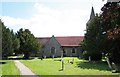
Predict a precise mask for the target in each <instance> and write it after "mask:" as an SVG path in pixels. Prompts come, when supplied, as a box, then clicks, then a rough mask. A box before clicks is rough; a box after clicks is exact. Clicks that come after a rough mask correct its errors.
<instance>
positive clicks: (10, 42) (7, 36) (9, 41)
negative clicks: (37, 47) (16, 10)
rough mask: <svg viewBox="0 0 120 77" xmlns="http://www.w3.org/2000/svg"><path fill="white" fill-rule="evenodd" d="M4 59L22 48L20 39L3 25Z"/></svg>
mask: <svg viewBox="0 0 120 77" xmlns="http://www.w3.org/2000/svg"><path fill="white" fill-rule="evenodd" d="M1 26H2V57H8V56H10V55H13V53H14V52H15V51H17V50H18V49H19V47H20V45H19V39H18V38H17V37H16V35H15V34H14V32H13V31H12V30H10V29H9V28H7V27H6V26H4V24H3V23H2V25H1Z"/></svg>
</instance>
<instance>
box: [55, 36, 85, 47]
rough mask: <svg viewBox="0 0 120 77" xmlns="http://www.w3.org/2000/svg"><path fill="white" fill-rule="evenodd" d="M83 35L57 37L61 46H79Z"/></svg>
mask: <svg viewBox="0 0 120 77" xmlns="http://www.w3.org/2000/svg"><path fill="white" fill-rule="evenodd" d="M83 38H84V37H83V36H67V37H56V39H57V41H58V42H59V43H60V44H61V46H79V45H80V42H81V41H82V40H83Z"/></svg>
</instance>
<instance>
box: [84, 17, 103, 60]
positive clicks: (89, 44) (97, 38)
mask: <svg viewBox="0 0 120 77" xmlns="http://www.w3.org/2000/svg"><path fill="white" fill-rule="evenodd" d="M101 38H102V33H101V29H100V17H99V16H98V15H96V16H95V17H94V18H93V19H92V20H91V21H90V23H89V24H88V27H87V30H86V34H85V39H84V41H83V42H82V47H83V49H84V50H85V51H84V52H83V54H84V57H85V58H86V59H88V57H91V60H101V57H102V52H101V45H102V43H101V42H102V41H103V40H102V39H101Z"/></svg>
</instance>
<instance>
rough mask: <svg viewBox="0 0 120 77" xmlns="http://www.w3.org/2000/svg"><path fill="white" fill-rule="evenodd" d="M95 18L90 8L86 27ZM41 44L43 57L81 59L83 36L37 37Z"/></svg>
mask: <svg viewBox="0 0 120 77" xmlns="http://www.w3.org/2000/svg"><path fill="white" fill-rule="evenodd" d="M94 17H95V13H94V8H93V7H92V10H91V15H90V19H89V21H88V22H87V24H86V27H87V26H88V24H89V22H90V21H91V19H93V18H94ZM36 39H37V40H38V41H39V43H40V44H42V46H43V47H42V50H41V51H42V53H41V54H42V56H43V57H61V56H76V57H82V47H81V45H80V44H81V42H82V41H83V39H84V36H60V37H55V36H54V35H53V36H52V37H37V38H36Z"/></svg>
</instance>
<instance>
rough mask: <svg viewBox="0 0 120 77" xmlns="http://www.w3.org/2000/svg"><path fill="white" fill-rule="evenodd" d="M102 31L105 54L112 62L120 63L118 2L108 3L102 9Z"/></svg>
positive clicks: (119, 4)
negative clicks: (105, 46)
mask: <svg viewBox="0 0 120 77" xmlns="http://www.w3.org/2000/svg"><path fill="white" fill-rule="evenodd" d="M102 12H103V13H102V14H101V19H102V23H101V26H102V31H103V32H104V33H105V36H106V39H107V40H106V41H107V42H108V44H107V49H106V51H107V53H109V54H110V55H109V57H111V58H112V61H113V62H115V63H120V2H108V3H106V4H105V5H104V6H103V7H102Z"/></svg>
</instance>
